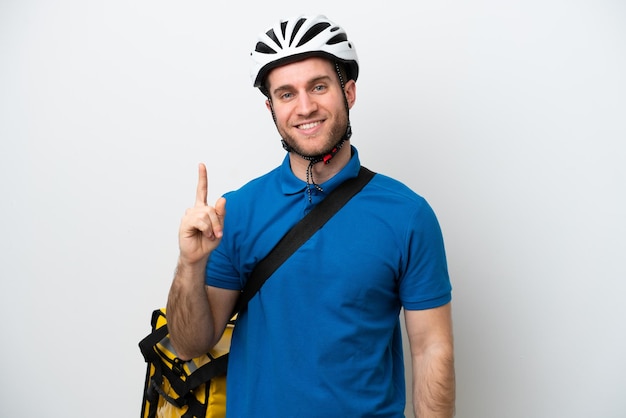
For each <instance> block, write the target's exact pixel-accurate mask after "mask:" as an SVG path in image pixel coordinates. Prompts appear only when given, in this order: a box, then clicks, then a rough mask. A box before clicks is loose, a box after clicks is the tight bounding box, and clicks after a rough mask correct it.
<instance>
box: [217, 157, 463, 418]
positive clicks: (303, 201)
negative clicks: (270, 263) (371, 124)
mask: <svg viewBox="0 0 626 418" xmlns="http://www.w3.org/2000/svg"><path fill="white" fill-rule="evenodd" d="M352 153H353V154H352V158H351V160H350V162H349V163H348V165H347V166H346V167H344V168H343V169H342V171H341V172H339V173H338V174H337V175H336V176H334V177H333V178H332V179H330V180H329V181H327V182H325V183H323V184H321V185H320V186H321V187H322V189H323V192H322V191H319V190H317V189H315V188H313V189H312V190H311V197H312V199H311V201H309V197H308V193H307V190H306V189H307V185H306V183H305V182H304V181H302V180H300V179H298V178H297V177H295V176H294V175H293V173H292V171H291V168H290V165H289V158H288V156H287V157H285V160H284V161H283V164H282V165H281V166H279V167H277V168H276V169H274V170H273V171H271V172H269V173H267V174H266V175H264V176H262V177H259V178H257V179H255V180H252V181H251V182H249V183H248V184H246V185H244V186H243V187H242V188H241V189H239V190H237V191H234V192H230V193H228V194H226V195H225V197H226V218H225V225H224V237H223V238H222V242H221V244H220V245H219V247H218V248H217V249H216V250H215V251H214V252H213V253H212V254H211V257H210V260H209V263H208V264H207V277H206V283H207V284H208V285H210V286H216V287H221V288H226V289H241V288H242V287H243V286H244V284H245V282H246V280H247V277H248V276H249V274H250V272H251V271H252V269H253V268H254V266H255V265H256V263H257V262H258V261H259V260H261V259H262V258H263V257H265V256H266V255H267V253H268V252H269V251H270V250H271V248H272V247H273V246H274V245H275V244H276V243H277V242H278V240H279V239H280V238H281V237H282V236H283V235H284V234H285V233H286V232H287V230H288V229H289V228H291V227H292V226H293V225H295V224H296V223H297V222H298V221H299V220H300V219H301V218H302V217H303V216H304V215H305V214H306V213H307V212H308V211H310V210H311V208H312V207H314V205H316V204H317V203H319V201H321V200H322V199H323V198H324V197H325V196H326V195H327V194H328V193H329V192H330V191H332V190H333V189H334V188H336V187H337V186H338V185H339V184H341V183H342V182H343V181H345V180H347V179H348V178H351V177H355V176H356V175H357V174H358V171H359V168H360V161H359V156H358V152H357V150H356V149H355V148H354V147H352ZM450 300H451V286H450V280H449V277H448V271H447V265H446V257H445V250H444V245H443V239H442V234H441V230H440V227H439V224H438V222H437V219H436V216H435V214H434V213H433V211H432V209H431V207H430V206H429V205H428V203H427V202H426V201H425V200H424V199H423V198H422V197H420V196H419V195H417V194H416V193H414V192H413V191H411V190H410V189H409V188H408V187H406V186H405V185H403V184H402V183H400V182H398V181H396V180H394V179H391V178H389V177H387V176H384V175H381V174H377V175H376V176H374V178H373V179H372V180H371V181H370V182H369V183H368V184H367V185H366V186H365V187H364V188H363V190H362V191H361V192H360V193H359V194H357V195H356V196H355V197H353V198H352V199H351V200H350V201H349V202H348V203H347V204H346V206H344V207H343V208H342V209H341V210H340V211H339V212H338V213H337V214H335V216H334V217H333V218H331V219H330V220H329V221H328V223H327V224H326V225H324V227H322V229H321V230H319V231H317V232H316V233H315V234H314V235H313V236H312V237H311V238H310V239H309V240H308V241H307V242H306V243H305V244H304V245H303V246H302V247H301V248H300V249H299V250H298V251H297V252H296V253H295V254H294V255H292V256H291V257H290V258H289V259H288V260H287V261H286V262H285V263H284V264H283V265H282V266H281V267H280V268H279V269H278V270H277V271H276V272H275V273H274V274H273V275H272V277H270V278H269V279H268V280H267V282H266V283H265V284H264V285H263V287H262V288H261V290H260V291H259V293H258V294H257V295H256V296H255V297H254V298H253V299H252V300H251V301H250V303H249V305H248V309H247V310H245V311H244V312H242V313H241V314H240V316H239V319H238V321H237V326H236V327H235V331H234V334H233V340H232V346H231V353H230V363H229V366H228V367H229V369H228V378H227V382H228V383H227V384H228V389H227V391H228V396H227V416H228V417H233V418H240V417H255V418H258V417H268V418H269V417H271V418H276V417H298V418H305V417H325V418H326V417H338V418H339V417H340V418H345V417H351V418H355V417H402V416H404V415H403V414H404V408H405V402H406V400H405V382H404V360H403V354H402V338H401V334H400V325H399V313H400V309H401V307H404V308H405V309H408V310H413V309H429V308H434V307H437V306H441V305H444V304H446V303H448V302H449V301H450Z"/></svg>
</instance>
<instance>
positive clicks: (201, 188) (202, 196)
mask: <svg viewBox="0 0 626 418" xmlns="http://www.w3.org/2000/svg"><path fill="white" fill-rule="evenodd" d="M208 188H209V186H208V181H207V174H206V166H205V165H204V164H203V163H200V164H199V165H198V188H197V189H196V206H206V204H207V201H206V199H207V194H208Z"/></svg>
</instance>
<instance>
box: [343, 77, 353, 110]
mask: <svg viewBox="0 0 626 418" xmlns="http://www.w3.org/2000/svg"><path fill="white" fill-rule="evenodd" d="M344 92H345V94H346V100H348V108H350V109H352V106H354V102H356V82H355V81H354V80H348V82H347V83H346V85H345V87H344Z"/></svg>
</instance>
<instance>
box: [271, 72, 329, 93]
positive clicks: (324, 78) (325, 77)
mask: <svg viewBox="0 0 626 418" xmlns="http://www.w3.org/2000/svg"><path fill="white" fill-rule="evenodd" d="M320 81H331V78H330V76H328V75H320V76H318V77H314V78H312V79H311V80H309V81H308V82H307V84H308V85H309V86H310V85H312V84H316V83H319V82H320ZM292 89H293V86H292V85H291V84H284V85H282V86H280V87H276V88H275V89H273V90H272V93H273V94H278V93H279V92H281V91H283V90H292Z"/></svg>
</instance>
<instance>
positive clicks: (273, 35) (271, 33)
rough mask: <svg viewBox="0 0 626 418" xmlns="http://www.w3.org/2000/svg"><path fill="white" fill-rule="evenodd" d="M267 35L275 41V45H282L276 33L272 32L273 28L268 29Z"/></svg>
mask: <svg viewBox="0 0 626 418" xmlns="http://www.w3.org/2000/svg"><path fill="white" fill-rule="evenodd" d="M267 36H269V37H270V38H271V39H272V41H274V42H276V44H277V45H279V46H282V44H281V43H280V40H278V36H276V33H274V29H270V30H268V31H267Z"/></svg>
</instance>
